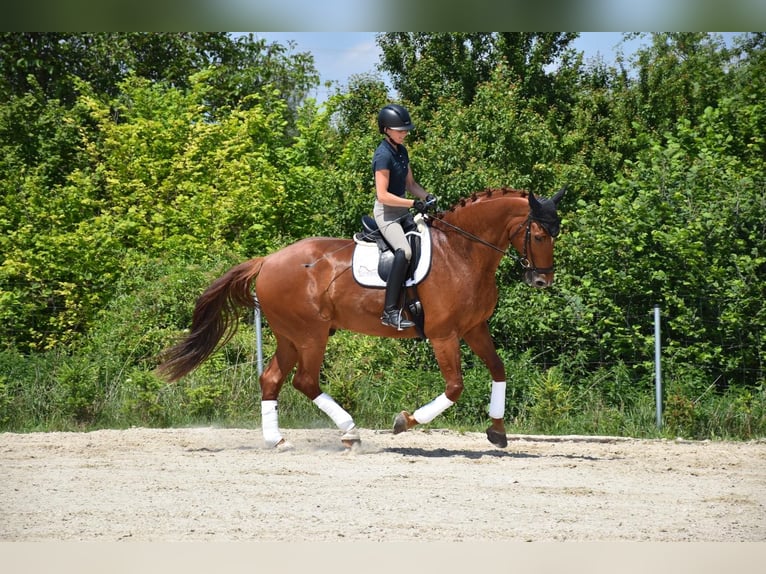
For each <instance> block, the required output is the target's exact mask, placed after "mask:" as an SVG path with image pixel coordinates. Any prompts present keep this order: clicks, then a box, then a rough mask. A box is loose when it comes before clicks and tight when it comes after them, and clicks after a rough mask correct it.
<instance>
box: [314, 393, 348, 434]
mask: <svg viewBox="0 0 766 574" xmlns="http://www.w3.org/2000/svg"><path fill="white" fill-rule="evenodd" d="M314 404H315V405H316V406H318V407H319V410H321V411H322V412H323V413H325V414H326V415H327V416H328V417H330V418H331V419H332V422H334V423H335V424H336V425H338V428H339V429H340V430H342V431H343V432H348V431H349V430H351V429H352V428H354V426H355V425H354V419H353V418H351V415H350V414H348V413H347V412H346V411H345V410H344V409H343V407H341V406H340V405H339V404H338V403H336V402H335V400H334V399H333V398H332V397H331V396H330V395H328V394H327V393H322V394H321V395H319V396H318V397H317V398H315V399H314Z"/></svg>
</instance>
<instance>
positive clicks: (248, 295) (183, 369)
mask: <svg viewBox="0 0 766 574" xmlns="http://www.w3.org/2000/svg"><path fill="white" fill-rule="evenodd" d="M262 266H263V258H262V257H259V258H255V259H250V260H248V261H245V262H244V263H240V264H239V265H237V266H236V267H232V268H231V269H229V270H228V271H227V272H226V273H224V274H223V275H222V276H221V277H219V278H218V279H216V280H215V281H214V282H213V283H212V284H211V285H210V286H209V287H208V288H207V289H206V290H205V292H204V293H203V294H202V295H200V297H199V299H197V305H196V306H195V307H194V316H193V318H192V326H191V331H190V332H189V334H188V335H186V336H185V337H184V338H183V339H182V340H181V341H179V342H178V343H177V344H176V345H174V346H172V347H170V348H169V349H167V350H165V351H164V352H163V353H162V355H161V360H162V363H161V364H160V365H159V366H158V367H157V369H156V370H157V373H158V374H159V375H160V376H161V377H162V378H164V379H165V380H167V381H176V380H178V379H180V378H181V377H183V376H184V375H186V374H188V373H190V372H191V371H193V370H194V369H195V368H197V367H198V366H199V365H200V364H201V363H202V362H203V361H204V360H205V359H207V358H208V357H209V356H210V355H212V354H213V353H214V352H215V351H216V350H217V349H219V348H220V347H222V346H223V345H225V344H226V343H227V342H228V341H229V340H231V338H232V337H233V336H234V334H235V333H236V332H237V326H238V322H237V308H238V307H249V308H251V309H252V308H253V307H254V306H255V301H254V300H253V294H252V293H253V288H252V284H253V282H254V280H255V278H256V277H257V276H258V273H260V271H261V267H262Z"/></svg>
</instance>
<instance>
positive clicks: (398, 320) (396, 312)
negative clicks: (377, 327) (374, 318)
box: [380, 309, 415, 331]
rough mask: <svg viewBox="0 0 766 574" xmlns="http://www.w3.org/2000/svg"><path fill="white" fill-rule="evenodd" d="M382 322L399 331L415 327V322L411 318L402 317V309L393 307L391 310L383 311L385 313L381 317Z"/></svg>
mask: <svg viewBox="0 0 766 574" xmlns="http://www.w3.org/2000/svg"><path fill="white" fill-rule="evenodd" d="M380 322H381V323H383V324H384V325H387V326H388V327H393V328H394V329H396V330H397V331H403V330H404V329H409V328H410V327H414V326H415V323H413V322H412V321H410V320H409V319H405V318H404V317H402V310H401V309H392V310H391V311H383V315H382V316H381V318H380Z"/></svg>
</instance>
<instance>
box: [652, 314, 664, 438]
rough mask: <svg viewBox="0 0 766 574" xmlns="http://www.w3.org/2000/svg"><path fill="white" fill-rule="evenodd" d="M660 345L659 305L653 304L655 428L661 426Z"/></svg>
mask: <svg viewBox="0 0 766 574" xmlns="http://www.w3.org/2000/svg"><path fill="white" fill-rule="evenodd" d="M660 349H661V345H660V306H659V305H655V306H654V373H655V378H654V392H655V401H656V403H657V428H658V429H659V428H662V366H661V360H660V356H661V352H660Z"/></svg>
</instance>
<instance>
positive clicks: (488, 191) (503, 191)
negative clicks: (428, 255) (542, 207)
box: [436, 187, 529, 218]
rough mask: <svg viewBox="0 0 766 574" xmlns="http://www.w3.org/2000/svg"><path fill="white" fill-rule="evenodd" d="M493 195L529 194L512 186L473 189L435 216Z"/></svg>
mask: <svg viewBox="0 0 766 574" xmlns="http://www.w3.org/2000/svg"><path fill="white" fill-rule="evenodd" d="M493 195H500V196H502V195H514V196H516V197H527V196H528V195H529V194H528V192H526V191H525V190H523V189H514V188H512V187H487V188H485V189H484V190H482V191H475V192H474V193H472V194H471V195H469V196H468V197H464V198H462V199H460V200H459V201H458V202H457V203H456V204H454V205H453V206H452V207H450V208H449V209H447V210H445V211H442V212H440V213H437V214H436V217H437V218H440V217H442V216H443V215H444V214H445V213H449V212H453V211H455V210H456V209H458V208H461V207H465V206H466V205H470V204H472V203H475V202H476V201H479V200H480V199H484V198H490V197H492V196H493Z"/></svg>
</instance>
